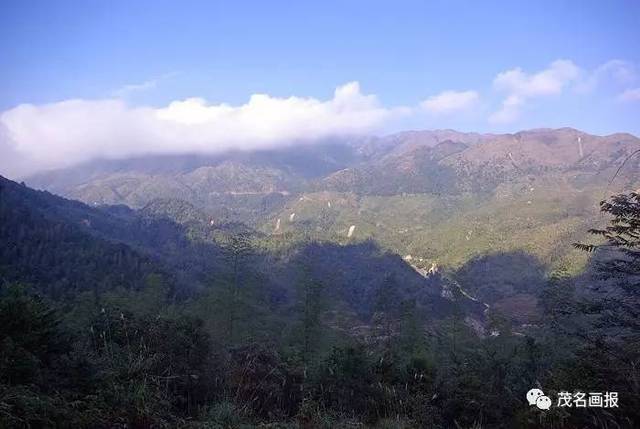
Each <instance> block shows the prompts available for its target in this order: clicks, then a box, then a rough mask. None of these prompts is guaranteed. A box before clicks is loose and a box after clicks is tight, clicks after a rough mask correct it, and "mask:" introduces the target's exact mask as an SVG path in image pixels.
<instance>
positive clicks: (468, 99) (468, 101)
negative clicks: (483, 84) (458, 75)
mask: <svg viewBox="0 0 640 429" xmlns="http://www.w3.org/2000/svg"><path fill="white" fill-rule="evenodd" d="M479 98H480V97H479V95H478V93H477V92H476V91H444V92H441V93H440V94H438V95H434V96H432V97H429V98H427V99H426V100H424V101H423V102H422V103H421V104H420V105H421V107H422V108H423V109H425V110H426V111H427V112H430V113H434V114H447V113H454V112H459V111H463V110H468V109H470V108H472V107H473V106H474V105H475V104H476V103H477V102H478V100H479Z"/></svg>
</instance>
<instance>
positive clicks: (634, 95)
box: [618, 88, 640, 102]
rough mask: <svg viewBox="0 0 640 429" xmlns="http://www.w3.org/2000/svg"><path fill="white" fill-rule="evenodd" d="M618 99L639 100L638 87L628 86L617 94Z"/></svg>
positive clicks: (639, 92)
mask: <svg viewBox="0 0 640 429" xmlns="http://www.w3.org/2000/svg"><path fill="white" fill-rule="evenodd" d="M618 101H623V102H632V101H640V88H630V89H627V90H625V91H624V92H623V93H622V94H620V95H618Z"/></svg>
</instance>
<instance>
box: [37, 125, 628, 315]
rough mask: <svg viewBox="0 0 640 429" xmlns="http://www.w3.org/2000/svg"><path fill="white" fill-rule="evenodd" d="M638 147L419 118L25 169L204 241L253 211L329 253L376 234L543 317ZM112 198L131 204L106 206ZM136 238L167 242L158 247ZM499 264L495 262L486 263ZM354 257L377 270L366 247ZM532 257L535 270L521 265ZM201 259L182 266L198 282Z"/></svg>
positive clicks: (59, 190)
mask: <svg viewBox="0 0 640 429" xmlns="http://www.w3.org/2000/svg"><path fill="white" fill-rule="evenodd" d="M639 149H640V139H638V138H637V137H634V136H632V135H630V134H622V133H620V134H612V135H609V136H594V135H590V134H587V133H584V132H581V131H578V130H575V129H571V128H562V129H555V130H552V129H536V130H528V131H522V132H519V133H515V134H478V133H461V132H456V131H452V130H439V131H410V132H403V133H398V134H394V135H390V136H386V137H380V138H377V137H362V138H354V139H350V140H344V141H331V142H321V143H318V144H315V145H298V146H295V147H290V148H281V149H277V150H270V151H258V152H232V153H225V154H220V155H216V156H202V155H193V154H192V155H176V156H148V157H142V158H135V159H125V160H95V161H92V162H89V163H86V164H83V165H78V166H75V167H72V168H68V169H64V170H58V171H51V172H47V173H42V174H39V175H37V176H34V177H30V178H27V179H25V180H26V183H27V184H28V185H29V186H32V187H35V188H40V189H46V190H48V191H50V192H53V193H56V194H59V195H62V196H65V197H68V198H72V199H76V200H80V201H83V202H85V203H87V204H88V205H90V206H93V207H95V208H96V209H97V210H98V211H97V212H99V213H111V214H113V213H116V212H117V213H120V214H119V216H120V218H118V219H125V221H126V222H140V221H132V220H131V219H140V218H142V219H147V220H145V221H144V222H143V223H145V222H148V220H149V219H155V220H156V221H157V220H158V219H164V221H167V222H170V224H171V225H173V226H172V227H173V228H186V229H185V230H183V232H185V231H191V232H190V234H191V235H192V236H194V235H195V236H201V237H205V241H206V240H210V239H211V237H210V234H211V233H212V228H213V230H218V231H221V230H224V228H226V227H227V226H228V225H236V224H244V225H246V226H247V227H248V228H250V229H251V230H252V231H255V232H256V233H259V234H261V235H262V236H263V237H270V238H269V240H275V241H274V242H277V241H278V239H279V237H283V236H286V237H288V238H287V240H293V241H294V242H300V243H303V242H306V240H308V239H309V238H311V239H312V240H315V241H318V242H321V243H331V244H332V245H338V247H321V248H322V249H325V250H323V251H330V252H331V255H334V254H339V253H341V252H346V250H344V249H342V248H341V247H340V246H344V245H347V246H353V245H356V246H359V245H362V244H363V243H368V242H369V241H371V242H375V243H377V245H379V246H381V251H382V252H383V253H384V252H390V254H396V255H398V257H399V258H404V260H405V262H403V263H402V264H401V266H404V267H408V266H412V267H413V268H414V270H416V272H417V273H418V272H419V273H424V272H426V271H427V270H429V269H430V268H432V267H434V266H437V267H440V268H441V273H442V275H443V276H444V277H445V278H446V279H447V281H450V282H453V283H455V284H457V285H458V286H459V287H461V288H462V290H464V291H466V292H467V293H469V294H471V296H472V297H475V298H477V299H478V300H479V301H483V302H485V303H487V304H488V305H492V306H494V308H500V309H501V310H502V311H503V312H505V313H507V314H510V315H511V316H512V317H514V318H515V319H517V320H518V321H520V322H521V323H525V324H526V323H531V322H534V321H535V318H536V312H537V310H536V308H537V301H538V293H539V288H540V285H541V284H544V281H545V280H544V279H545V276H547V275H549V274H550V273H552V272H553V271H554V270H558V269H561V270H565V271H567V272H569V273H571V274H577V273H579V272H581V271H582V270H583V269H584V268H585V267H586V266H587V264H588V256H587V255H585V254H584V253H582V252H578V251H576V250H575V249H574V248H573V247H572V246H571V243H573V242H576V241H580V240H582V239H583V238H585V236H586V231H587V230H588V229H589V228H592V227H594V226H596V225H598V224H601V223H602V222H603V221H604V219H602V217H601V216H599V211H598V202H599V201H600V200H601V199H603V198H605V197H607V196H608V195H610V194H612V193H615V192H621V191H629V190H635V189H638V188H639V187H640V168H639V167H640V156H638V157H631V158H629V157H630V156H631V155H632V154H633V153H634V152H635V151H637V150H639ZM618 170H619V171H618ZM614 177H615V180H614ZM48 198H49V197H48ZM114 204H115V205H119V204H123V205H126V206H128V207H129V209H125V208H120V209H117V210H116V209H114V208H112V207H103V206H104V205H114ZM131 209H134V210H138V211H135V212H134V211H133V210H131ZM114 210H116V211H115V212H114ZM127 210H128V211H127ZM92 213H93V212H92ZM123 216H124V217H123ZM125 221H123V222H125ZM74 222H75V223H76V224H77V223H78V222H79V220H78V219H75V220H74ZM114 231H118V229H117V228H116V229H114ZM194 231H196V232H194ZM116 235H117V234H116ZM121 235H123V234H121ZM111 236H112V237H113V235H112V234H111ZM211 240H214V242H215V237H214V238H213V239H211ZM125 241H126V240H125ZM169 241H171V242H175V240H173V239H171V240H169ZM128 244H131V245H132V246H133V248H141V247H146V249H147V251H146V253H145V254H147V255H148V254H153V253H158V254H162V246H159V247H158V249H159V250H153V251H150V250H149V249H150V248H151V247H153V246H147V245H145V246H140V244H139V243H138V242H136V243H130V242H129V243H128ZM189 246H193V244H188V245H186V247H184V249H189ZM328 249H331V250H328ZM363 249H369V250H367V252H369V253H370V252H371V251H372V250H371V248H370V247H367V246H365V247H363V248H362V249H360V250H363ZM189 252H192V253H191V255H192V256H188V255H189ZM335 252H338V253H335ZM178 253H179V256H180V257H173V258H171V257H169V258H167V257H166V255H167V254H170V255H173V256H175V255H176V253H175V248H174V251H173V253H165V259H164V261H165V262H164V263H165V264H167V263H168V262H170V261H171V263H172V264H173V265H175V266H184V260H189V261H195V260H198V257H199V256H198V252H197V251H196V250H194V249H192V250H191V251H184V252H178ZM373 253H376V252H373ZM185 255H186V256H185ZM183 258H184V259H183ZM190 258H191V259H190ZM332 258H333V256H330V255H325V256H323V260H331V259H332ZM157 260H158V259H156V261H157ZM176 261H182V262H176ZM487 261H490V263H489V262H487ZM505 261H511V262H505ZM189 263H191V262H189ZM336 263H337V260H336ZM181 264H182V265H181ZM207 264H209V265H207ZM211 264H212V262H210V261H209V262H207V263H206V264H204V265H201V267H202V266H208V267H211ZM487 264H488V265H487ZM492 264H494V265H495V266H496V267H500V269H499V270H498V271H500V273H495V274H494V275H493V276H492V275H485V274H482V275H481V276H480V274H479V273H484V272H485V271H484V270H487V269H489V268H487V267H489V266H493V265H492ZM483 267H484V268H483ZM352 268H353V269H354V270H357V269H363V270H367V269H369V268H368V267H367V263H365V262H364V260H363V266H362V267H356V266H353V267H352ZM208 269H210V268H207V269H202V271H206V270H208ZM324 269H326V270H327V271H323V273H324V274H327V275H328V274H329V273H330V272H331V268H330V267H325V268H324ZM527 270H528V271H529V272H531V273H535V276H534V277H535V279H534V280H532V279H531V278H529V279H528V280H527V279H525V278H523V277H522V276H521V275H520V273H521V272H523V271H527ZM168 271H171V269H168ZM173 272H175V270H174V271H173ZM198 272H199V271H198V270H190V269H189V270H183V272H182V274H177V277H178V278H181V279H183V280H184V279H188V281H189V282H191V284H198V283H201V282H202V278H203V276H202V275H201V274H198ZM187 273H188V275H187ZM479 277H482V281H478V278H479ZM197 279H200V280H197ZM196 280H197V281H196ZM340 282H341V281H338V280H336V283H340ZM275 283H278V282H277V281H276V282H275ZM275 283H274V284H275ZM345 285H346V284H345ZM345 287H347V286H345ZM347 289H348V288H347ZM356 301H357V300H355V299H351V300H350V301H349V302H350V303H351V304H352V305H355V303H356ZM364 301H367V300H366V299H364V298H363V302H364ZM363 305H364V304H363Z"/></svg>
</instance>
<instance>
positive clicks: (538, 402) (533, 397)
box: [527, 389, 551, 410]
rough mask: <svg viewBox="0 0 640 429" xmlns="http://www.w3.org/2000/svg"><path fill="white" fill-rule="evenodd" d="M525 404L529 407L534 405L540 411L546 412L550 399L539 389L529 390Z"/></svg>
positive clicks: (549, 405)
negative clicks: (527, 403)
mask: <svg viewBox="0 0 640 429" xmlns="http://www.w3.org/2000/svg"><path fill="white" fill-rule="evenodd" d="M527 402H529V405H535V406H536V407H538V408H540V409H541V410H548V409H549V408H551V398H549V397H548V396H545V395H544V392H543V391H542V390H540V389H531V390H529V391H528V392H527Z"/></svg>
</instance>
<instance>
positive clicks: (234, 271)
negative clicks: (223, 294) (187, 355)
mask: <svg viewBox="0 0 640 429" xmlns="http://www.w3.org/2000/svg"><path fill="white" fill-rule="evenodd" d="M251 253H252V245H251V237H250V236H249V234H248V233H247V232H244V231H241V232H238V233H236V234H232V235H229V236H228V237H227V241H226V243H225V246H224V254H225V258H226V260H227V264H228V266H229V268H230V271H231V280H230V282H229V290H228V293H229V296H228V300H229V302H228V317H227V324H228V332H227V333H228V338H229V341H230V342H233V341H234V338H235V337H234V335H235V330H236V319H237V317H238V307H239V305H240V289H241V282H242V276H243V273H244V270H245V269H246V266H247V261H248V259H249V257H250V255H251Z"/></svg>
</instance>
